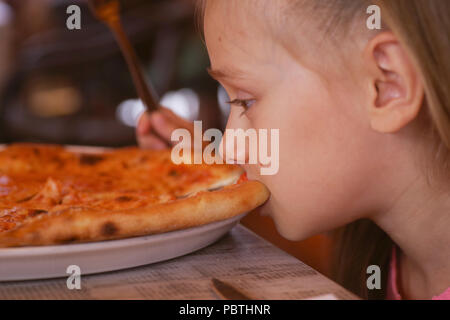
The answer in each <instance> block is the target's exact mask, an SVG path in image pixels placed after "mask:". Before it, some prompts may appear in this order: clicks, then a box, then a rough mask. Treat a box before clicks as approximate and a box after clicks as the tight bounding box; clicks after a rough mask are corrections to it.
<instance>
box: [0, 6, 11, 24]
mask: <svg viewBox="0 0 450 320" xmlns="http://www.w3.org/2000/svg"><path fill="white" fill-rule="evenodd" d="M12 17H13V12H12V9H11V7H10V6H9V5H7V4H6V3H5V2H3V1H1V0H0V26H3V25H7V24H9V23H10V22H11V20H12Z"/></svg>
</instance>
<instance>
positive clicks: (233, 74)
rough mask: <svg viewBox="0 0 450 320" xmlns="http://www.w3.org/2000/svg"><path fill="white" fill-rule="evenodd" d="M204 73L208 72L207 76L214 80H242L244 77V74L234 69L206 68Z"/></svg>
mask: <svg viewBox="0 0 450 320" xmlns="http://www.w3.org/2000/svg"><path fill="white" fill-rule="evenodd" d="M206 71H208V73H209V75H210V76H211V77H213V78H214V79H216V80H224V79H237V78H243V77H244V75H245V73H244V72H242V71H239V70H234V69H226V70H220V69H212V68H206Z"/></svg>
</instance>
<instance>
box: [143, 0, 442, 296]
mask: <svg viewBox="0 0 450 320" xmlns="http://www.w3.org/2000/svg"><path fill="white" fill-rule="evenodd" d="M236 1H238V0H227V1H213V2H211V1H209V2H207V6H206V12H205V19H204V29H205V40H206V44H207V48H208V52H209V55H210V59H211V75H212V76H214V77H215V78H216V79H217V80H218V81H219V82H220V83H221V84H222V85H223V86H224V87H225V89H226V90H227V92H228V95H229V96H230V98H231V100H235V99H239V100H241V101H240V102H239V103H234V104H233V105H232V108H231V115H230V118H229V120H228V124H227V128H242V129H244V130H246V129H249V128H255V129H269V130H270V129H279V132H280V164H279V172H278V173H277V174H276V175H273V176H261V175H259V172H260V165H245V166H244V168H245V169H246V171H247V173H248V176H249V178H250V179H255V180H260V181H262V182H263V183H264V184H265V185H266V186H267V187H268V188H269V190H270V191H271V198H270V200H269V201H268V202H267V203H266V205H265V206H264V208H263V212H264V214H268V215H270V216H271V217H272V218H273V219H274V221H275V223H276V226H277V229H278V231H279V233H280V234H281V235H283V236H284V237H285V238H287V239H290V240H301V239H305V238H307V237H309V236H311V235H315V234H318V233H321V232H327V231H331V230H333V229H335V228H337V227H341V226H344V225H346V224H347V223H350V222H352V221H355V220H357V219H360V218H369V219H371V220H373V221H374V222H375V223H377V224H378V225H379V226H380V227H381V228H382V229H384V230H385V231H386V232H387V233H388V234H389V236H390V237H391V238H392V239H393V240H394V241H395V242H396V243H397V245H398V246H399V247H400V248H401V256H400V283H401V285H400V287H401V291H402V292H401V293H402V295H403V297H405V298H424V299H429V298H431V297H432V296H435V295H438V294H440V293H442V292H443V291H444V290H445V289H447V288H448V287H449V285H450V281H449V279H450V272H449V270H450V261H449V260H450V258H449V256H450V255H449V249H448V248H449V245H450V234H449V233H448V226H449V223H450V218H449V215H448V212H450V201H449V198H450V197H449V194H448V182H447V181H435V182H434V183H433V184H432V185H430V184H429V183H428V182H427V177H426V174H424V168H423V166H422V165H421V164H422V162H426V161H431V160H430V159H431V151H430V150H428V146H429V145H431V143H430V141H427V140H426V139H425V138H423V137H421V135H420V132H422V130H423V125H424V120H423V118H424V117H423V115H421V114H422V111H423V110H424V108H425V106H424V86H423V83H422V80H421V77H420V74H419V72H418V70H417V68H416V67H415V65H414V63H413V62H412V60H411V59H409V57H408V55H407V53H406V51H405V50H404V48H403V47H402V45H401V44H400V43H399V41H398V39H397V38H396V36H395V35H394V34H392V33H391V32H383V33H377V34H367V33H361V34H356V35H354V38H353V41H352V43H348V45H347V46H345V48H343V49H339V50H338V49H337V48H336V47H333V46H332V44H321V45H318V44H317V43H316V42H315V39H317V38H318V32H319V31H318V30H314V29H302V30H306V31H305V32H302V36H301V37H299V36H296V37H295V38H291V40H292V39H295V40H294V41H283V39H282V37H280V36H277V37H275V36H274V32H268V28H270V27H268V23H267V20H262V19H261V18H260V17H261V16H262V15H261V12H258V8H256V7H255V8H253V7H250V6H253V5H254V3H253V2H250V1H244V2H243V1H240V2H239V1H238V2H239V5H236V4H237V2H236ZM272 3H274V2H272ZM267 12H278V11H277V8H270V10H268V11H267ZM252 13H253V14H252ZM305 28H307V27H305ZM311 28H312V27H311ZM275 34H276V32H275ZM308 35H309V36H308ZM284 40H286V39H284ZM287 43H288V44H287ZM305 48H307V49H308V50H305ZM323 50H327V51H325V54H324V51H323ZM330 53H333V54H330ZM242 100H245V101H242ZM155 118H156V120H155ZM161 119H163V120H161ZM161 122H163V124H162V123H161ZM177 125H179V122H175V121H173V118H170V117H167V116H164V114H163V113H162V112H159V113H155V114H152V115H148V114H145V115H144V116H143V117H142V119H141V122H140V124H139V126H138V137H139V141H140V142H141V146H143V147H157V148H158V147H159V148H160V147H163V142H162V141H161V139H158V138H156V137H155V135H154V133H155V132H156V133H158V134H159V136H160V138H161V137H163V138H164V137H166V139H167V138H170V135H161V132H165V133H167V132H169V131H170V130H168V128H169V129H170V128H176V127H177ZM161 128H164V129H161ZM144 140H145V141H147V142H148V143H145V141H144ZM168 140H169V139H167V141H168ZM149 141H150V142H149ZM151 142H154V143H153V144H152V143H151ZM227 154H228V153H227V150H224V156H226V155H227ZM428 157H430V158H428Z"/></svg>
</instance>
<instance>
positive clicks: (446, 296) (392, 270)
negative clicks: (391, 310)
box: [386, 246, 450, 300]
mask: <svg viewBox="0 0 450 320" xmlns="http://www.w3.org/2000/svg"><path fill="white" fill-rule="evenodd" d="M386 299H387V300H402V296H401V295H400V293H399V291H398V287H397V252H396V249H395V246H394V247H393V248H392V257H391V262H390V267H389V275H388V285H387V293H386ZM432 300H450V288H448V289H447V290H445V291H444V292H443V293H441V294H440V295H438V296H434V297H433V298H432Z"/></svg>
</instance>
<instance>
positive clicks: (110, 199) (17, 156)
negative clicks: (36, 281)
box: [0, 145, 269, 247]
mask: <svg viewBox="0 0 450 320" xmlns="http://www.w3.org/2000/svg"><path fill="white" fill-rule="evenodd" d="M21 150H23V151H21ZM33 150H34V151H33ZM36 150H37V151H36ZM27 157H31V160H30V162H27V160H26V159H27ZM15 161H17V163H16V164H14V162H15ZM5 163H6V165H5V166H3V164H5ZM2 181H3V184H2ZM27 185H29V186H32V187H31V188H30V190H29V191H28V192H26V193H23V191H21V188H17V186H22V187H25V189H26V186H27ZM2 190H3V192H2ZM0 192H1V193H0V247H12V246H37V245H54V244H63V243H78V242H89V241H102V240H112V239H121V238H127V237H135V236H142V235H148V234H155V233H162V232H168V231H174V230H180V229H184V228H190V227H194V226H199V225H204V224H207V223H211V222H215V221H219V220H223V219H227V218H231V217H233V216H236V215H239V214H242V213H245V212H248V211H251V210H253V209H254V208H256V207H258V206H260V205H262V204H263V203H264V202H265V201H266V200H267V199H268V197H269V192H268V190H267V188H266V187H265V186H264V185H263V184H261V183H259V182H257V181H248V180H247V179H246V178H245V174H244V172H243V171H242V169H241V168H240V167H238V166H233V165H178V166H177V165H174V164H173V163H172V162H171V161H170V150H166V151H144V150H140V149H138V148H124V149H119V150H115V151H110V152H105V153H101V154H85V153H75V152H69V151H67V150H66V149H64V148H62V147H54V146H42V145H14V146H12V147H9V148H6V149H5V150H4V151H1V152H0ZM25 194H26V195H27V196H26V197H24V195H25Z"/></svg>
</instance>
